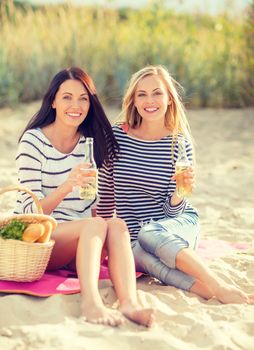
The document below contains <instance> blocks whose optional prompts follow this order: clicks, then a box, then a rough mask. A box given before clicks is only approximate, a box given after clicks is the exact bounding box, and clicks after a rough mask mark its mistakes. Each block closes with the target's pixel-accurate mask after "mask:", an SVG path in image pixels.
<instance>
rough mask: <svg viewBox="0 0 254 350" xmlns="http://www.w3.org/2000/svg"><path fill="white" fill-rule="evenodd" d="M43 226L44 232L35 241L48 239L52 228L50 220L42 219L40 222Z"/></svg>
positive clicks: (39, 241)
mask: <svg viewBox="0 0 254 350" xmlns="http://www.w3.org/2000/svg"><path fill="white" fill-rule="evenodd" d="M41 224H42V225H43V226H44V233H43V235H41V236H40V237H39V238H38V239H37V241H36V242H38V243H46V242H49V241H50V236H51V233H52V230H53V224H52V222H51V221H43V222H42V223H41Z"/></svg>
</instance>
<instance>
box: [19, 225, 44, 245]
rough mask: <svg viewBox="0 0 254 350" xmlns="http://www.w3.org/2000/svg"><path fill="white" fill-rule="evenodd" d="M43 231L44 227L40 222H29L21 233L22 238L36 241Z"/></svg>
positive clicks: (26, 240)
mask: <svg viewBox="0 0 254 350" xmlns="http://www.w3.org/2000/svg"><path fill="white" fill-rule="evenodd" d="M44 232H45V227H44V225H42V224H30V225H28V226H27V228H26V229H25V231H24V232H23V235H22V240H23V241H25V242H31V243H33V242H36V241H37V240H38V239H39V238H40V237H41V236H42V235H43V234H44Z"/></svg>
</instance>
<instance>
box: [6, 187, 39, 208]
mask: <svg viewBox="0 0 254 350" xmlns="http://www.w3.org/2000/svg"><path fill="white" fill-rule="evenodd" d="M11 191H22V192H26V193H28V194H30V196H31V197H32V199H33V200H34V203H35V205H36V209H37V213H38V214H43V210H42V206H41V203H40V201H39V199H38V198H37V196H36V195H35V194H34V193H33V192H32V191H30V190H29V189H28V188H26V187H22V186H8V187H5V188H1V189H0V195H1V194H3V193H5V192H11Z"/></svg>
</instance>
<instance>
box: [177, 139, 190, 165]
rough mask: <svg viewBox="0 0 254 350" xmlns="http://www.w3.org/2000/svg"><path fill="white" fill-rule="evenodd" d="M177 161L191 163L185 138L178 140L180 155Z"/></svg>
mask: <svg viewBox="0 0 254 350" xmlns="http://www.w3.org/2000/svg"><path fill="white" fill-rule="evenodd" d="M177 162H178V163H185V164H187V163H188V164H189V159H188V157H187V153H186V145H185V141H184V140H183V139H180V140H179V141H178V157H177Z"/></svg>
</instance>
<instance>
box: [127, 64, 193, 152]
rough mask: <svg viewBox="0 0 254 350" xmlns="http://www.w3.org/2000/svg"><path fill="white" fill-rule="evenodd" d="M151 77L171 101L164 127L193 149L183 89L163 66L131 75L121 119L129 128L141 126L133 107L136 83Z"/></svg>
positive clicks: (140, 120)
mask: <svg viewBox="0 0 254 350" xmlns="http://www.w3.org/2000/svg"><path fill="white" fill-rule="evenodd" d="M151 75H154V76H158V77H159V78H161V80H162V81H163V83H164V85H165V87H166V89H167V92H168V96H169V100H170V101H171V103H170V104H169V105H168V109H167V111H166V114H165V126H166V127H167V128H168V129H169V130H170V132H171V133H172V136H173V137H174V139H175V140H176V139H177V135H178V134H182V135H183V136H184V137H185V138H186V139H187V140H188V141H189V142H190V143H191V145H192V148H193V138H192V135H191V131H190V126H189V123H188V120H187V118H186V114H185V108H184V105H183V103H182V98H181V95H180V93H181V92H182V91H183V88H182V86H181V85H180V84H179V83H178V82H177V81H176V80H175V79H173V78H172V77H171V76H170V74H169V72H168V71H167V69H166V68H164V67H163V66H147V67H145V68H142V69H140V70H139V71H138V72H136V73H134V74H133V75H132V77H131V79H130V81H129V83H128V86H127V89H126V92H125V95H124V98H123V103H122V113H121V116H122V118H123V119H124V121H125V123H127V124H128V125H129V126H130V127H131V128H134V129H135V128H138V127H139V126H140V125H141V123H142V117H141V116H140V115H139V113H138V111H137V109H136V107H135V105H134V96H135V92H136V88H137V84H138V82H139V81H140V80H142V79H143V78H145V77H148V76H151ZM193 152H194V149H193Z"/></svg>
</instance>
